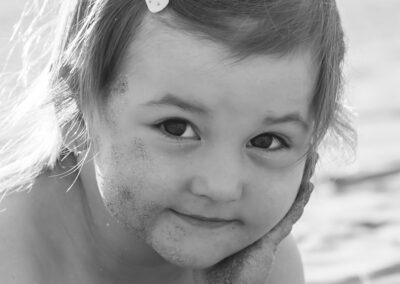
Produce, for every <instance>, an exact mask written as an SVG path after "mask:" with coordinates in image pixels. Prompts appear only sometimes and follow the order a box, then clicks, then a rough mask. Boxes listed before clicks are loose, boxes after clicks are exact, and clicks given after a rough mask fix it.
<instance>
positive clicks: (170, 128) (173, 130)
mask: <svg viewBox="0 0 400 284" xmlns="http://www.w3.org/2000/svg"><path fill="white" fill-rule="evenodd" d="M164 128H165V130H166V131H167V132H168V133H170V134H172V135H175V136H181V135H182V134H183V133H185V131H186V122H184V121H180V120H169V121H167V122H165V123H164Z"/></svg>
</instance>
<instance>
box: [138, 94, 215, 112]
mask: <svg viewBox="0 0 400 284" xmlns="http://www.w3.org/2000/svg"><path fill="white" fill-rule="evenodd" d="M144 105H145V106H173V107H178V108H180V109H182V110H183V111H186V112H192V113H196V114H201V115H206V114H209V113H210V112H211V111H210V110H209V109H208V108H207V107H205V106H203V105H202V104H200V103H197V102H187V101H185V100H183V99H181V98H179V97H177V96H175V95H172V94H166V95H165V96H163V97H162V98H161V99H159V100H152V101H149V102H147V103H145V104H144Z"/></svg>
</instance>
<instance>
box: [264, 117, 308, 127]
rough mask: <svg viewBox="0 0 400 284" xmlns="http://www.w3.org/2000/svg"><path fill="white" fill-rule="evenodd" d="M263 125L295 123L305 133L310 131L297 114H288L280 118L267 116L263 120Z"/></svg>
mask: <svg viewBox="0 0 400 284" xmlns="http://www.w3.org/2000/svg"><path fill="white" fill-rule="evenodd" d="M264 123H265V124H268V125H274V124H282V123H295V124H297V125H299V126H300V127H301V128H303V130H304V131H305V132H308V130H309V129H310V125H309V123H308V122H307V121H306V120H305V119H303V117H302V116H301V115H300V114H299V113H289V114H286V115H284V116H280V117H273V116H268V117H266V118H265V119H264Z"/></svg>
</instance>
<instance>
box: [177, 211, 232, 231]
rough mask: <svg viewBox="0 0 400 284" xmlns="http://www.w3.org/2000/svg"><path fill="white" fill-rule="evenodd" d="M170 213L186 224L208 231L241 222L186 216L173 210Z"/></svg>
mask: <svg viewBox="0 0 400 284" xmlns="http://www.w3.org/2000/svg"><path fill="white" fill-rule="evenodd" d="M170 211H171V212H172V214H173V215H175V216H176V217H178V218H179V219H181V220H183V221H185V222H186V223H189V224H190V225H193V226H196V227H203V228H207V229H216V228H221V227H224V226H232V225H234V224H237V223H239V220H235V219H221V218H209V217H204V216H199V215H192V214H185V213H182V212H178V211H175V210H173V209H170Z"/></svg>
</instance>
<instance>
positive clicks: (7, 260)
mask: <svg viewBox="0 0 400 284" xmlns="http://www.w3.org/2000/svg"><path fill="white" fill-rule="evenodd" d="M31 209H32V204H31V202H30V193H28V192H18V193H12V194H11V195H9V196H7V197H5V198H4V199H3V201H2V202H1V203H0V210H1V212H0V255H1V256H2V257H1V258H0V275H1V280H2V281H4V283H10V284H13V283H21V284H25V283H26V284H28V283H39V279H38V277H37V275H36V274H37V269H36V267H35V266H36V265H35V258H36V256H35V251H34V250H33V249H32V248H34V247H36V246H35V240H36V239H37V233H36V229H35V228H34V226H33V224H32V219H31V218H32V210H31ZM35 281H36V282H35Z"/></svg>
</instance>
